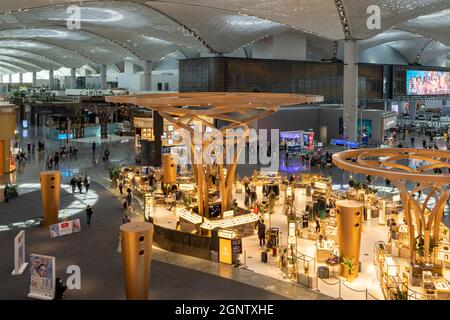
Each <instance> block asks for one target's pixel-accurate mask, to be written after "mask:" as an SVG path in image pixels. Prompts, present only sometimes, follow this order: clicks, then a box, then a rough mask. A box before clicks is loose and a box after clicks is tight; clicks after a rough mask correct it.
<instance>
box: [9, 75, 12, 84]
mask: <svg viewBox="0 0 450 320" xmlns="http://www.w3.org/2000/svg"><path fill="white" fill-rule="evenodd" d="M8 83H12V74H8Z"/></svg>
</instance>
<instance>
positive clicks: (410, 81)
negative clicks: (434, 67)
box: [406, 70, 450, 96]
mask: <svg viewBox="0 0 450 320" xmlns="http://www.w3.org/2000/svg"><path fill="white" fill-rule="evenodd" d="M406 94H407V95H416V96H422V95H445V94H450V72H444V71H421V70H408V71H407V72H406Z"/></svg>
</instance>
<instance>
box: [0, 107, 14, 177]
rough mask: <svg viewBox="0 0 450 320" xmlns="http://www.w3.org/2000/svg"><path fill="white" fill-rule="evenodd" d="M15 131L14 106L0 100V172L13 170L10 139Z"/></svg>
mask: <svg viewBox="0 0 450 320" xmlns="http://www.w3.org/2000/svg"><path fill="white" fill-rule="evenodd" d="M15 131H16V106H15V105H12V104H9V103H7V102H0V174H5V173H9V172H11V171H14V169H15V165H14V158H12V157H13V155H12V154H11V140H12V139H14V135H15Z"/></svg>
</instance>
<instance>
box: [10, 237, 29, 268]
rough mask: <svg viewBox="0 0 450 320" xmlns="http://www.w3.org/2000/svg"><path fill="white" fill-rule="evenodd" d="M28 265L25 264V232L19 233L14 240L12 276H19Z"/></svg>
mask: <svg viewBox="0 0 450 320" xmlns="http://www.w3.org/2000/svg"><path fill="white" fill-rule="evenodd" d="M27 266H28V263H27V262H25V231H23V230H22V231H20V232H19V233H18V234H17V236H16V237H15V238H14V270H13V271H12V272H11V274H12V275H15V276H16V275H20V274H22V273H23V272H24V271H25V269H26V268H27Z"/></svg>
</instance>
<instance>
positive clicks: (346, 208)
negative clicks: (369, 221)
mask: <svg viewBox="0 0 450 320" xmlns="http://www.w3.org/2000/svg"><path fill="white" fill-rule="evenodd" d="M363 212H364V204H363V203H361V202H358V201H354V200H339V201H336V217H337V222H338V241H339V253H340V257H341V259H351V260H352V261H353V268H352V270H350V276H354V277H356V276H357V275H358V264H359V253H360V248H361V227H362V222H363ZM348 271H349V270H345V268H341V275H344V276H348V275H349V274H348Z"/></svg>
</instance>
